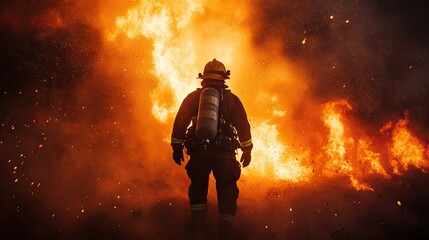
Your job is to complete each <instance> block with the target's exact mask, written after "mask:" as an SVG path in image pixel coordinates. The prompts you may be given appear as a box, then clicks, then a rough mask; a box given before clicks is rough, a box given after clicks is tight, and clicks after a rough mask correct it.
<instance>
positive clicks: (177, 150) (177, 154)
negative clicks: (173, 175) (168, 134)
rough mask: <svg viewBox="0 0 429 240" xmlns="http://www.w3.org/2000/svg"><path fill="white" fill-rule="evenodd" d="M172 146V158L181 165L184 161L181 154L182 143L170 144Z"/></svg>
mask: <svg viewBox="0 0 429 240" xmlns="http://www.w3.org/2000/svg"><path fill="white" fill-rule="evenodd" d="M171 146H172V147H173V160H174V162H175V163H176V164H177V165H179V166H180V165H182V162H183V161H185V157H184V156H183V145H182V144H171Z"/></svg>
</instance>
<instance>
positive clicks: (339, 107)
mask: <svg viewBox="0 0 429 240" xmlns="http://www.w3.org/2000/svg"><path fill="white" fill-rule="evenodd" d="M238 5H240V7H239V9H240V11H237V12H238V13H237V14H235V15H232V18H233V20H234V23H230V25H229V27H228V28H226V29H224V31H225V32H226V33H231V32H233V33H234V34H233V35H232V34H224V33H223V32H222V33H218V34H217V35H216V37H215V38H213V39H210V40H209V39H207V36H209V35H210V34H212V33H213V31H212V29H205V28H204V27H205V26H207V24H206V22H201V23H200V24H198V23H197V21H198V20H200V21H201V15H203V14H205V12H217V9H213V7H212V6H205V5H204V2H202V1H171V2H167V3H164V4H160V3H159V2H157V1H141V2H140V3H139V4H138V5H137V6H134V7H133V8H131V9H130V10H128V12H127V14H126V15H124V16H121V17H118V18H117V19H116V26H115V27H113V29H114V30H112V34H111V35H110V36H109V39H110V41H112V42H114V41H115V39H116V38H117V36H119V35H120V34H126V36H127V37H128V38H130V39H136V38H137V37H138V36H143V37H146V38H148V39H150V40H151V42H152V44H153V46H152V47H153V50H152V57H153V74H154V76H155V77H156V78H157V79H158V84H157V87H156V88H155V89H154V90H153V91H152V94H151V101H152V114H153V116H154V117H155V118H156V119H157V120H158V121H160V122H161V123H163V124H165V127H166V128H169V127H170V125H171V122H172V119H173V118H174V116H175V112H176V111H177V109H178V106H179V105H180V102H181V101H182V99H183V98H184V97H185V96H186V94H187V93H189V92H190V91H191V90H193V89H194V88H196V87H198V81H196V80H195V77H196V75H197V73H198V72H200V71H201V68H202V66H203V65H204V64H205V63H206V62H207V61H208V60H210V58H211V57H216V58H218V59H219V60H221V61H224V63H225V65H226V66H227V67H229V68H230V69H232V73H233V75H232V80H231V83H230V85H231V87H232V89H233V91H234V92H235V90H237V91H238V92H239V93H240V87H239V86H240V85H243V84H244V85H253V86H255V88H258V87H259V86H257V85H259V84H260V83H259V79H258V78H256V77H252V76H248V75H245V74H244V73H246V72H249V71H255V70H256V71H257V70H259V69H258V68H256V69H255V70H251V67H249V66H252V64H253V62H252V61H251V60H249V59H251V58H252V56H257V55H258V53H257V52H253V51H252V50H251V49H249V48H248V47H247V46H248V45H249V44H248V43H246V40H247V39H249V38H250V36H249V35H250V33H249V32H250V31H249V30H248V29H246V27H243V25H244V24H243V23H244V22H245V21H246V19H247V13H246V11H247V8H246V5H245V4H243V3H239V4H238ZM219 14H220V13H219ZM330 20H333V16H331V17H330ZM206 21H207V20H206ZM347 22H348V20H347ZM231 35H232V36H231ZM232 37H234V39H237V40H233V38H232ZM305 40H306V39H304V40H303V41H302V44H304V43H305ZM210 46H216V47H212V48H210ZM218 46H219V47H218ZM201 49H204V50H205V51H200V50H201ZM249 52H250V53H249ZM267 54H269V53H267ZM262 55H263V54H262ZM277 62H279V61H277ZM239 68H244V70H241V71H240V70H238V69H239ZM291 68H292V67H291V66H290V65H289V64H288V63H287V61H286V60H285V59H282V63H281V64H280V65H279V64H278V63H271V64H270V63H267V65H266V66H264V68H263V69H264V71H268V74H266V75H267V76H274V75H275V76H290V75H298V76H299V74H298V73H295V72H294V71H293V70H292V72H290V71H291V70H290V69H291ZM235 69H237V71H234V70H235ZM234 72H236V74H234ZM244 79H245V81H244ZM274 80H276V79H274ZM302 82H304V81H302V80H301V81H300V84H304V85H305V82H304V83H302ZM262 84H264V83H262ZM288 91H289V92H294V95H295V96H294V98H299V97H300V96H302V94H303V93H302V92H303V90H299V88H298V89H295V91H290V89H289V90H288ZM261 92H262V93H261ZM261 92H258V94H263V95H265V97H264V98H263V99H262V100H260V101H259V103H258V104H260V105H265V106H267V107H268V108H272V109H275V111H273V112H272V113H271V114H270V115H264V116H258V117H256V118H252V116H255V115H256V116H257V115H258V113H257V111H258V110H259V109H258V107H255V105H251V104H249V105H248V106H247V107H248V108H247V109H248V110H247V111H248V115H249V116H250V118H252V121H251V125H252V127H253V128H252V134H253V139H254V145H255V148H254V151H253V159H254V161H253V162H252V164H251V165H250V166H249V169H248V170H245V171H244V175H245V176H246V177H249V178H262V179H274V180H279V181H281V180H285V181H291V182H299V181H310V180H311V179H312V178H314V175H312V172H318V173H322V174H321V175H323V176H334V175H344V176H347V177H348V178H349V179H350V183H351V185H352V186H353V187H354V188H355V189H356V190H367V191H373V188H372V186H371V183H370V182H367V180H366V179H367V178H368V177H374V176H375V177H379V178H385V179H389V178H390V177H391V176H392V175H399V174H402V173H403V172H404V171H407V170H408V169H409V167H415V168H419V169H421V170H422V171H426V169H427V167H428V159H427V158H428V149H425V147H424V145H423V144H422V143H421V142H420V141H419V139H418V138H417V137H416V136H414V135H413V133H412V132H411V131H410V130H409V129H408V122H409V120H408V115H407V114H406V115H405V117H404V118H402V119H399V120H396V122H395V121H391V122H389V123H387V124H386V125H385V126H384V127H383V128H382V129H380V131H379V132H377V133H375V134H373V136H378V137H377V138H375V137H368V136H365V135H364V134H362V132H363V131H362V132H359V131H356V128H357V129H365V127H363V126H361V125H360V124H359V122H357V121H354V119H351V117H348V116H346V113H347V112H349V111H351V110H352V108H353V106H352V105H351V104H350V103H349V102H348V101H347V100H333V101H330V102H327V103H324V104H317V103H312V105H313V106H312V107H313V108H314V109H318V110H317V111H320V110H321V111H322V114H321V116H320V117H319V121H321V122H323V124H324V127H325V128H326V129H323V130H321V132H323V131H326V130H328V136H326V137H325V139H324V143H323V146H321V147H320V149H319V148H314V146H313V147H312V146H299V147H297V146H294V144H293V141H292V140H291V139H293V136H287V134H288V133H283V132H280V131H279V130H278V129H279V126H278V124H279V123H281V122H284V121H288V119H289V118H288V116H287V111H285V109H288V108H294V107H295V106H294V104H293V103H289V104H284V105H285V106H282V105H275V104H276V103H275V101H270V100H271V99H276V98H277V96H273V95H270V94H269V93H266V92H265V89H264V88H263V87H262V89H261ZM238 95H239V97H241V98H242V99H243V101H244V103H250V102H251V101H252V97H253V96H251V95H246V94H242V95H240V94H238ZM279 98H280V97H279ZM245 105H246V104H245ZM286 105H288V106H286ZM279 112H280V113H281V114H278V113H279ZM291 124H293V123H291ZM352 128H355V130H354V131H350V130H351V129H352ZM163 139H168V137H167V136H164V138H163ZM376 139H377V140H376ZM380 139H383V141H382V142H376V141H380ZM376 146H377V147H376ZM385 149H387V151H385ZM382 153H387V154H382ZM312 160H315V161H317V162H318V164H312V162H314V161H312ZM320 162H321V163H322V164H320Z"/></svg>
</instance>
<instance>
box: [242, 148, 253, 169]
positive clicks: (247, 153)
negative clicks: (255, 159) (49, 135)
mask: <svg viewBox="0 0 429 240" xmlns="http://www.w3.org/2000/svg"><path fill="white" fill-rule="evenodd" d="M252 148H253V145H251V146H249V147H246V148H242V149H241V150H242V151H243V155H241V159H240V162H241V163H242V165H243V167H247V166H249V164H250V161H252Z"/></svg>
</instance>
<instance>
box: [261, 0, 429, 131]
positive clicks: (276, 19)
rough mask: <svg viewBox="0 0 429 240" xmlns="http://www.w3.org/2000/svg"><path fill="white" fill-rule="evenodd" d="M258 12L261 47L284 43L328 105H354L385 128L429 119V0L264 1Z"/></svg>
mask: <svg viewBox="0 0 429 240" xmlns="http://www.w3.org/2000/svg"><path fill="white" fill-rule="evenodd" d="M255 9H257V12H256V14H257V17H256V18H255V19H257V22H256V24H254V25H253V26H255V27H254V28H255V32H256V35H255V37H254V43H255V45H256V47H260V46H263V45H264V43H267V42H269V41H270V40H272V39H280V40H281V41H282V42H283V45H282V49H280V51H282V52H283V54H284V55H285V56H286V57H287V58H289V59H291V60H292V61H293V62H295V63H296V64H297V65H301V66H303V67H304V68H305V69H306V72H307V74H308V79H309V81H310V85H311V86H310V88H309V89H310V90H311V91H312V92H311V95H313V96H315V97H316V98H318V99H319V101H320V102H322V103H323V102H326V101H330V100H332V99H337V98H344V99H347V100H349V101H350V102H351V103H352V105H353V107H354V109H355V112H354V113H355V114H356V115H357V116H358V117H359V118H360V119H362V120H363V121H365V122H367V123H376V124H378V125H377V126H378V127H379V126H380V125H381V124H383V123H385V122H386V120H387V119H391V118H392V117H393V116H396V117H398V116H400V115H401V114H403V113H404V111H406V110H410V113H411V117H412V119H415V120H416V121H418V122H421V123H424V122H426V123H427V122H428V121H429V111H428V108H427V106H428V103H429V93H428V88H429V81H428V77H429V73H428V70H427V66H428V63H429V52H428V49H429V48H428V45H429V41H428V40H429V30H428V29H429V28H428V27H427V25H428V23H429V17H428V15H427V12H428V10H429V4H428V3H427V1H412V2H410V1H405V0H395V1H382V0H380V1H357V0H355V1H342V0H331V1H322V0H316V1H295V0H293V1H273V2H266V1H260V2H259V3H258V4H257V5H256V6H255ZM330 16H333V19H330ZM347 20H348V23H346V21H347ZM304 38H306V44H302V43H301V42H302V40H303V39H304Z"/></svg>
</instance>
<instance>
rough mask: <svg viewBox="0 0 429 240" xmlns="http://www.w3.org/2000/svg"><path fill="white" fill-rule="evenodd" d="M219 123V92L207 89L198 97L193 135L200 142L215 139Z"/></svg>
mask: <svg viewBox="0 0 429 240" xmlns="http://www.w3.org/2000/svg"><path fill="white" fill-rule="evenodd" d="M218 121H219V92H218V91H217V90H216V89H215V88H211V87H207V88H205V89H203V91H202V92H201V95H200V102H199V106H198V116H197V126H196V130H195V134H196V136H197V138H198V139H200V140H211V139H213V138H214V137H216V134H217V127H218Z"/></svg>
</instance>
